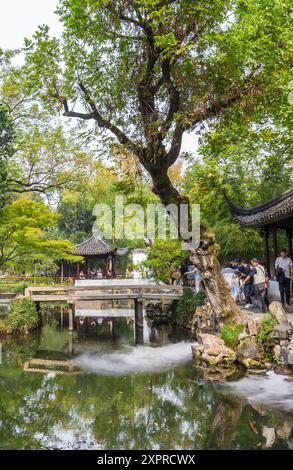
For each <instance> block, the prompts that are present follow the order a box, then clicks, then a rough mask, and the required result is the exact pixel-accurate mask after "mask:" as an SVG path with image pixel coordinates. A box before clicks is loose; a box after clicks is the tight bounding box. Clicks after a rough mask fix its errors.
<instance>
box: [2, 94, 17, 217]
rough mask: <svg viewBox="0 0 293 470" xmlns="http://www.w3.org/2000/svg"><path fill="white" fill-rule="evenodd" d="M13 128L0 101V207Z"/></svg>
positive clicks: (3, 198)
mask: <svg viewBox="0 0 293 470" xmlns="http://www.w3.org/2000/svg"><path fill="white" fill-rule="evenodd" d="M13 138H14V130H13V125H12V122H11V119H10V117H9V114H8V112H7V110H6V109H5V106H4V105H3V104H2V103H1V102H0V208H1V207H2V206H3V204H4V203H5V199H6V196H7V189H8V184H7V179H8V162H9V158H10V157H11V156H12V154H13Z"/></svg>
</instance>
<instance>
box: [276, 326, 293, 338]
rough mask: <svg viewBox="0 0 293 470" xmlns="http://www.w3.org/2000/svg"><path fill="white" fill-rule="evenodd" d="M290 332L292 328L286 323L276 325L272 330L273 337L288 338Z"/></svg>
mask: <svg viewBox="0 0 293 470" xmlns="http://www.w3.org/2000/svg"><path fill="white" fill-rule="evenodd" d="M291 334H292V328H291V326H289V325H286V324H280V325H276V326H275V327H274V328H273V331H272V337H273V339H279V340H281V339H289V337H290V335H291Z"/></svg>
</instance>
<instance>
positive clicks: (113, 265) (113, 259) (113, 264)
mask: <svg viewBox="0 0 293 470" xmlns="http://www.w3.org/2000/svg"><path fill="white" fill-rule="evenodd" d="M112 273H113V277H116V275H115V256H114V255H113V257H112Z"/></svg>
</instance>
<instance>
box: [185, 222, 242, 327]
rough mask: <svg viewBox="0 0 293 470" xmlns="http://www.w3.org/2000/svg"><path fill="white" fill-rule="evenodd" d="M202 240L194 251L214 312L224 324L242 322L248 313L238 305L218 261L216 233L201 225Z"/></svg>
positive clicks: (194, 258)
mask: <svg viewBox="0 0 293 470" xmlns="http://www.w3.org/2000/svg"><path fill="white" fill-rule="evenodd" d="M200 238H201V240H200V245H199V247H198V248H197V249H196V250H194V251H193V252H192V258H193V261H194V264H195V266H196V267H197V268H198V270H199V271H200V273H201V275H202V279H203V283H204V286H205V289H206V294H207V298H208V301H209V303H210V305H211V307H212V311H213V314H214V316H215V318H216V320H217V321H218V323H219V326H222V325H223V324H224V323H240V322H241V321H242V320H244V319H245V318H246V314H245V313H244V312H242V311H241V310H240V308H239V307H238V306H237V305H236V303H235V302H234V300H233V299H232V297H231V294H230V288H229V286H228V284H227V283H226V281H225V279H224V277H223V275H222V273H221V269H220V264H219V261H218V258H217V256H218V254H219V247H218V245H217V244H216V241H215V237H214V234H213V233H212V232H211V231H210V230H209V229H208V228H207V227H204V226H201V237H200Z"/></svg>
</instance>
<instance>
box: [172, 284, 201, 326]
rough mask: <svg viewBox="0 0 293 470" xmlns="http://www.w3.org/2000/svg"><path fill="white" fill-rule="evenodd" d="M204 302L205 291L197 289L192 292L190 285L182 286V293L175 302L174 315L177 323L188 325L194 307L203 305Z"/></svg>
mask: <svg viewBox="0 0 293 470" xmlns="http://www.w3.org/2000/svg"><path fill="white" fill-rule="evenodd" d="M204 302H205V292H204V291H199V292H198V293H197V294H194V292H193V290H192V289H190V287H184V288H183V294H182V296H181V297H180V299H179V300H178V302H177V303H176V304H175V308H174V316H175V320H176V322H177V323H179V324H180V325H182V326H188V324H189V322H190V321H191V320H192V317H193V315H194V313H195V310H196V307H199V306H200V305H203V304H204Z"/></svg>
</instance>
